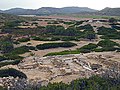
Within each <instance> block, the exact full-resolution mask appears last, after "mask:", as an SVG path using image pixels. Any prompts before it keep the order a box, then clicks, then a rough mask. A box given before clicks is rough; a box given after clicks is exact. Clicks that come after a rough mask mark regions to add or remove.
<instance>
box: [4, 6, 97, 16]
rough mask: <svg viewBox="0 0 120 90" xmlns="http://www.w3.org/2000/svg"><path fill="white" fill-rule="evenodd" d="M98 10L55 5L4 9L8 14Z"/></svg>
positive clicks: (65, 12)
mask: <svg viewBox="0 0 120 90" xmlns="http://www.w3.org/2000/svg"><path fill="white" fill-rule="evenodd" d="M95 11H96V10H94V9H90V8H88V7H63V8H54V7H42V8H39V9H22V8H13V9H9V10H5V11H3V12H4V13H8V14H15V15H28V14H29V15H44V14H70V13H79V12H95Z"/></svg>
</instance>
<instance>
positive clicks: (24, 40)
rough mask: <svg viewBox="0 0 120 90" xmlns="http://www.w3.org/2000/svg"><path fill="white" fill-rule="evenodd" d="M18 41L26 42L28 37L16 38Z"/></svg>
mask: <svg viewBox="0 0 120 90" xmlns="http://www.w3.org/2000/svg"><path fill="white" fill-rule="evenodd" d="M18 41H19V42H28V41H30V38H20V39H18Z"/></svg>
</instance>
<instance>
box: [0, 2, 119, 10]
mask: <svg viewBox="0 0 120 90" xmlns="http://www.w3.org/2000/svg"><path fill="white" fill-rule="evenodd" d="M67 6H78V7H89V8H92V9H96V10H101V9H103V8H105V7H111V8H114V7H120V0H1V1H0V9H1V10H6V9H10V8H25V9H38V8H40V7H57V8H61V7H67Z"/></svg>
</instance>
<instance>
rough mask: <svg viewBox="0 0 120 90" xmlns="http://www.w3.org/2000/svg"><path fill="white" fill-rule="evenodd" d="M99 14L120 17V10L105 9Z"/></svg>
mask: <svg viewBox="0 0 120 90" xmlns="http://www.w3.org/2000/svg"><path fill="white" fill-rule="evenodd" d="M99 13H101V14H103V15H110V16H120V8H108V7H107V8H104V9H103V10H101V11H100V12H99Z"/></svg>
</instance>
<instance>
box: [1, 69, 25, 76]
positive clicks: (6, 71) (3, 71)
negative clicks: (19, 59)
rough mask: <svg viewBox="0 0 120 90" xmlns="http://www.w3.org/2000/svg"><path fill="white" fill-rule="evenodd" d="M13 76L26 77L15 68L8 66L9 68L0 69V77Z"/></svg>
mask: <svg viewBox="0 0 120 90" xmlns="http://www.w3.org/2000/svg"><path fill="white" fill-rule="evenodd" d="M9 76H13V77H14V78H16V77H19V78H27V76H26V75H25V74H24V73H23V72H21V71H18V70H16V69H13V68H9V69H1V70H0V77H9Z"/></svg>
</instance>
